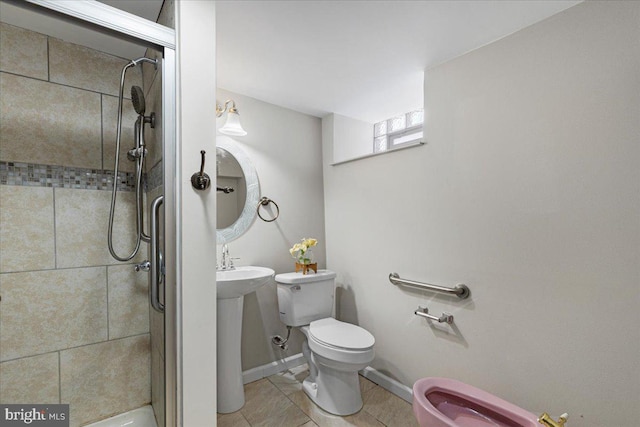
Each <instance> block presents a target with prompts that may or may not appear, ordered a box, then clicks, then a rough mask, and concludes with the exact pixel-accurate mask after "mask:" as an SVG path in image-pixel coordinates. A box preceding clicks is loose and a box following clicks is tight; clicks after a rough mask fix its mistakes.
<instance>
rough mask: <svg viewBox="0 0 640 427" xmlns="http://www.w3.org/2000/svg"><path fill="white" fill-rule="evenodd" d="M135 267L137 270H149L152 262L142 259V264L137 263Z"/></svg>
mask: <svg viewBox="0 0 640 427" xmlns="http://www.w3.org/2000/svg"><path fill="white" fill-rule="evenodd" d="M133 268H134V269H135V270H136V271H149V270H151V263H150V262H149V261H142V262H141V263H140V264H136V265H135V266H134V267H133Z"/></svg>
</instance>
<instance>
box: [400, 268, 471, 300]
mask: <svg viewBox="0 0 640 427" xmlns="http://www.w3.org/2000/svg"><path fill="white" fill-rule="evenodd" d="M389 281H390V282H391V283H393V284H394V285H396V286H408V287H410V288H415V289H422V290H425V289H426V290H429V291H434V292H442V293H445V294H449V295H456V296H457V297H458V298H460V299H465V298H467V297H468V296H469V294H470V293H471V291H470V290H469V288H468V287H467V286H466V285H463V284H459V285H456V286H455V287H453V288H447V287H445V286H439V285H432V284H430V283H421V282H416V281H414V280H407V279H401V278H400V276H399V275H398V273H390V274H389Z"/></svg>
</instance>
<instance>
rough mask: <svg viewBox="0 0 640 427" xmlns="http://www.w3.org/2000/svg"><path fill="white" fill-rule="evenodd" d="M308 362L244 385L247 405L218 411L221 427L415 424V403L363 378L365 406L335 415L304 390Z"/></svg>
mask: <svg viewBox="0 0 640 427" xmlns="http://www.w3.org/2000/svg"><path fill="white" fill-rule="evenodd" d="M308 374H309V370H308V367H307V365H306V364H305V365H301V366H297V367H295V368H291V369H289V370H287V371H285V372H282V373H279V374H276V375H272V376H270V377H268V378H263V379H261V380H258V381H255V382H252V383H250V384H246V385H245V386H244V392H245V399H246V402H245V405H244V407H242V409H240V410H239V411H237V412H234V413H232V414H218V427H253V426H264V427H298V426H302V427H313V426H320V427H324V426H327V427H334V426H339V427H343V426H345V427H346V426H362V427H368V426H376V427H383V426H389V427H413V426H417V425H418V424H417V422H416V421H415V418H414V417H413V412H412V409H411V404H410V403H407V402H406V401H404V400H402V399H400V398H399V397H397V396H396V395H394V394H391V393H389V392H388V391H387V390H385V389H383V388H382V387H380V386H378V385H376V384H375V383H373V382H371V381H369V380H368V379H366V378H364V377H360V389H361V391H362V400H363V401H364V407H363V408H362V409H361V410H360V412H358V413H356V414H353V415H350V416H348V417H338V416H336V415H331V414H329V413H328V412H325V411H323V410H322V409H320V408H319V407H317V406H316V405H315V404H314V403H313V402H312V401H311V400H310V399H309V398H308V397H307V395H306V394H305V393H304V392H303V391H302V380H303V379H304V378H305V377H306V376H307V375H308Z"/></svg>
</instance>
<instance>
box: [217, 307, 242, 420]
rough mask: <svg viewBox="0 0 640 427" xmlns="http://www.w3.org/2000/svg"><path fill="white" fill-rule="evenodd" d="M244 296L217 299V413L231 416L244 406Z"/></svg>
mask: <svg viewBox="0 0 640 427" xmlns="http://www.w3.org/2000/svg"><path fill="white" fill-rule="evenodd" d="M243 302H244V296H241V297H239V298H229V299H219V300H217V309H218V313H217V316H216V317H217V322H216V325H217V328H216V329H217V333H218V340H217V344H216V345H217V348H218V351H217V355H218V361H217V383H218V412H220V413H221V414H228V413H230V412H235V411H237V410H238V409H240V408H242V406H244V389H243V385H242V363H241V353H240V342H241V340H240V338H241V335H240V334H241V332H242V304H243Z"/></svg>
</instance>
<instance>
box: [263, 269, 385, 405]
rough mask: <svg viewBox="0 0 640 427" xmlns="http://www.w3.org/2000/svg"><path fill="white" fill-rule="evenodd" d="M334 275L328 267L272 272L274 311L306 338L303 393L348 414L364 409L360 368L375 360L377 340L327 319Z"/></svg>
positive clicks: (332, 302) (333, 285) (303, 348)
mask: <svg viewBox="0 0 640 427" xmlns="http://www.w3.org/2000/svg"><path fill="white" fill-rule="evenodd" d="M335 278H336V273H334V272H333V271H329V270H318V272H317V273H315V274H312V273H310V274H302V273H284V274H278V275H276V277H275V280H276V283H277V287H278V309H279V311H280V320H281V321H282V323H284V324H285V325H287V326H292V327H298V328H300V331H302V333H303V334H304V335H305V337H306V340H305V341H304V343H303V344H302V353H303V355H304V357H305V359H306V360H307V363H308V364H309V376H308V377H307V378H306V379H305V380H304V381H303V383H302V389H303V390H304V392H305V393H306V394H307V396H309V398H310V399H311V400H313V401H314V402H315V403H316V405H318V406H319V407H320V408H322V409H324V410H325V411H327V412H329V413H332V414H335V415H351V414H354V413H356V412H358V411H359V410H360V409H361V408H362V395H361V394H360V381H359V379H358V371H359V370H360V369H363V368H365V367H366V366H368V365H369V363H371V361H373V357H374V350H373V345H374V343H375V339H374V337H373V335H371V333H369V331H367V330H366V329H364V328H361V327H359V326H356V325H353V324H350V323H345V322H340V321H338V320H336V319H334V318H333V317H331V315H332V313H333V304H334V295H335Z"/></svg>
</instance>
